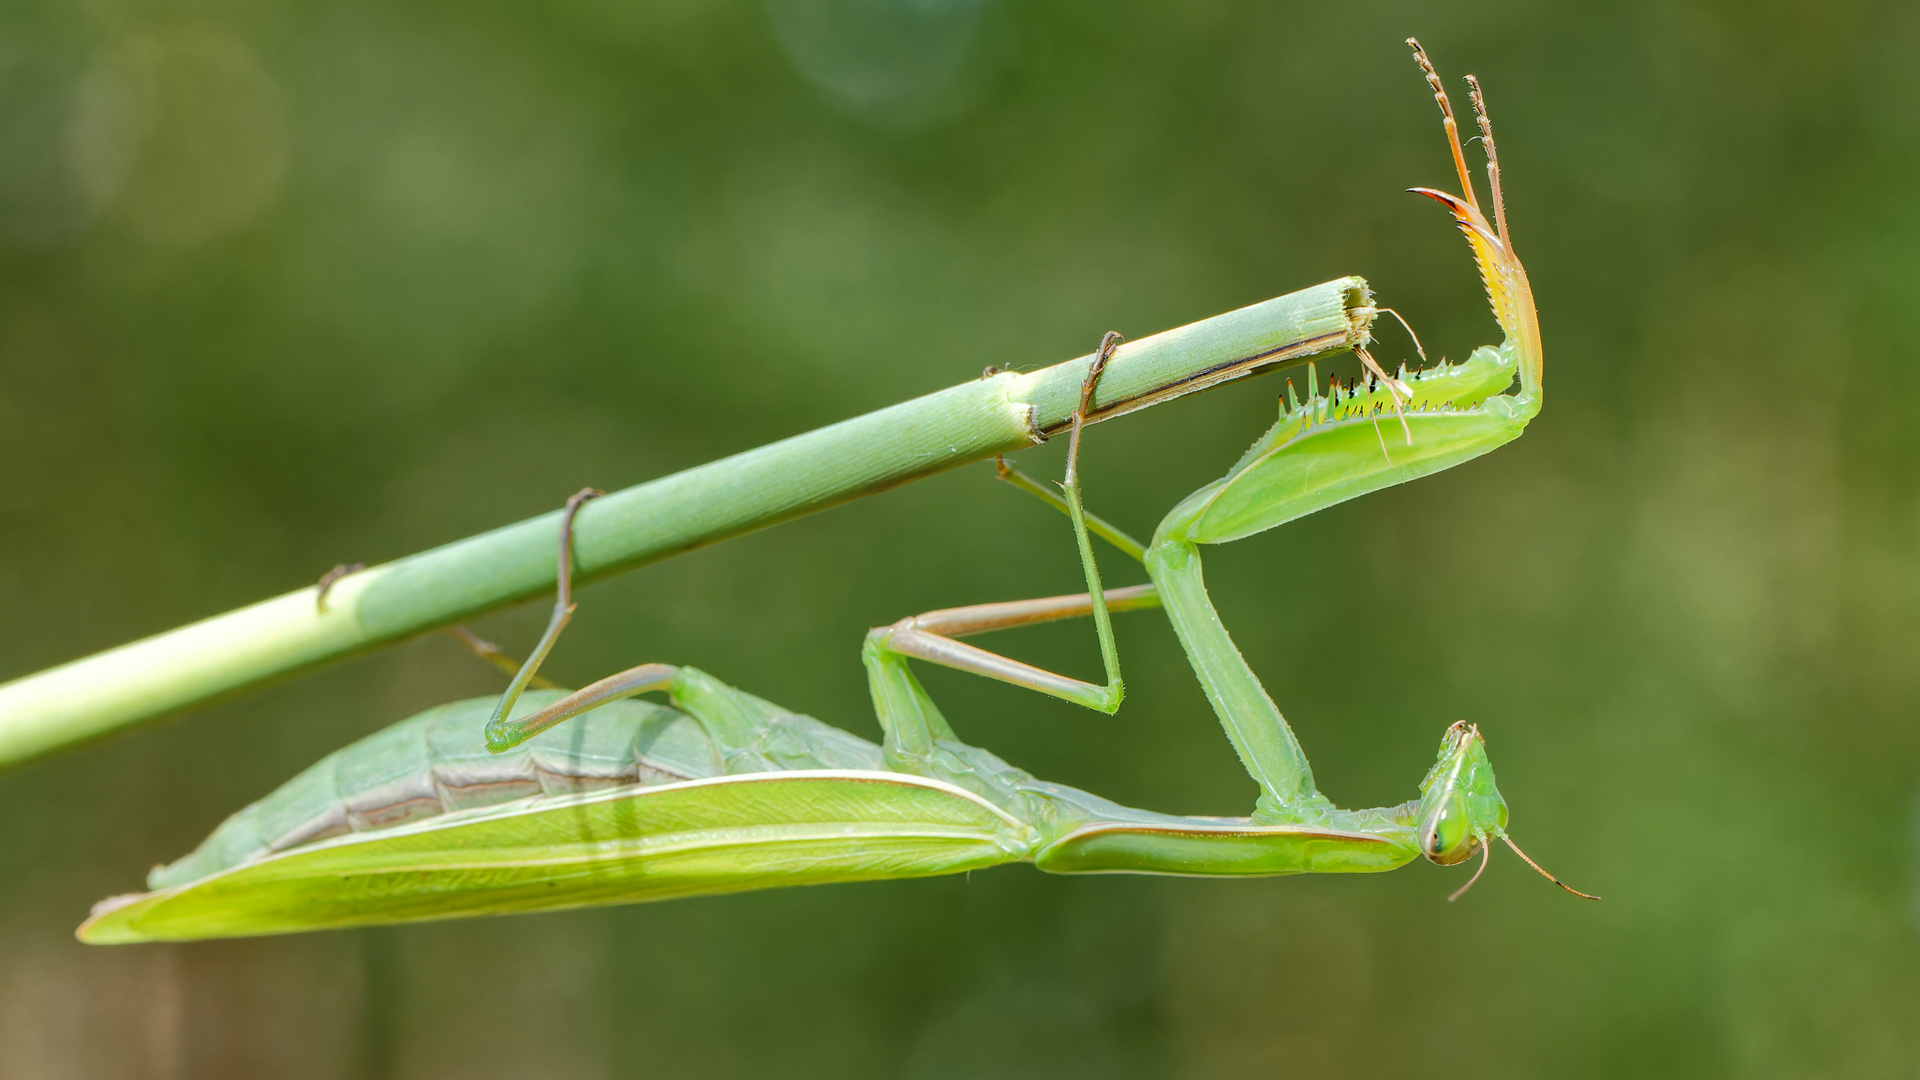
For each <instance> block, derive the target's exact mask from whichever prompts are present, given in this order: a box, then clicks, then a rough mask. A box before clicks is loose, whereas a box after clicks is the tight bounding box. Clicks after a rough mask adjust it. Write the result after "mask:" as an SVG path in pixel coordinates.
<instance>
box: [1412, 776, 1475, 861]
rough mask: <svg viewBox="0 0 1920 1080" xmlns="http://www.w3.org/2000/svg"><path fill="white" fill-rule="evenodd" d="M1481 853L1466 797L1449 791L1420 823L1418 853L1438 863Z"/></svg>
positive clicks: (1464, 858) (1468, 857) (1458, 859)
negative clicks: (1468, 811)
mask: <svg viewBox="0 0 1920 1080" xmlns="http://www.w3.org/2000/svg"><path fill="white" fill-rule="evenodd" d="M1479 853H1480V838H1479V837H1478V836H1475V835H1474V834H1473V818H1472V816H1471V815H1469V814H1468V813H1467V800H1466V799H1465V798H1463V797H1462V796H1461V794H1460V793H1459V792H1457V791H1450V792H1448V793H1447V795H1446V796H1445V797H1444V798H1442V799H1441V800H1440V802H1439V804H1438V805H1437V806H1435V807H1434V808H1433V810H1432V812H1430V813H1429V814H1428V815H1427V817H1426V820H1425V821H1423V822H1421V824H1420V854H1422V855H1425V856H1426V857H1427V858H1428V859H1429V860H1430V861H1432V862H1436V863H1439V864H1440V865H1441V866H1453V865H1455V864H1457V863H1463V862H1465V861H1467V860H1468V859H1471V858H1473V857H1474V856H1475V855H1478V854H1479Z"/></svg>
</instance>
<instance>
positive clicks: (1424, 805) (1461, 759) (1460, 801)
mask: <svg viewBox="0 0 1920 1080" xmlns="http://www.w3.org/2000/svg"><path fill="white" fill-rule="evenodd" d="M1415 836H1416V837H1417V838H1418V841H1419V844H1420V854H1422V855H1425V856H1426V857H1427V860H1428V861H1429V862H1434V863H1438V864H1440V865H1441V866H1457V865H1458V864H1460V863H1463V862H1466V861H1467V860H1468V859H1471V858H1473V857H1474V856H1475V855H1479V856H1480V857H1481V862H1480V869H1479V870H1476V871H1474V874H1473V877H1472V878H1471V879H1470V880H1468V882H1467V883H1466V884H1465V885H1462V886H1461V887H1460V888H1459V890H1458V891H1456V892H1455V893H1454V894H1453V895H1452V896H1450V897H1448V899H1449V900H1458V899H1459V898H1460V896H1461V895H1462V894H1464V893H1465V892H1466V891H1467V890H1468V889H1471V888H1473V883H1474V882H1476V881H1479V880H1480V875H1481V874H1482V873H1484V872H1485V871H1486V869H1487V860H1488V859H1489V858H1490V857H1491V855H1492V848H1491V845H1492V844H1493V841H1494V840H1496V839H1498V840H1501V841H1504V842H1505V843H1506V845H1507V846H1508V847H1510V848H1512V849H1513V851H1514V854H1516V855H1518V856H1520V857H1521V858H1522V859H1525V860H1526V863H1527V865H1528V866H1531V867H1533V868H1534V869H1535V870H1539V871H1540V873H1541V875H1542V876H1543V877H1545V878H1546V879H1547V880H1548V881H1551V882H1553V883H1554V884H1555V885H1558V886H1560V887H1561V888H1563V889H1566V890H1567V891H1568V892H1570V893H1572V894H1574V895H1575V896H1584V897H1586V898H1587V899H1589V900H1598V899H1600V898H1599V897H1597V896H1592V895H1589V894H1587V893H1583V892H1581V891H1580V890H1578V889H1575V888H1572V887H1571V886H1569V885H1567V884H1566V883H1564V882H1562V881H1561V880H1560V879H1559V878H1557V877H1554V876H1553V875H1552V874H1549V873H1547V872H1546V870H1544V869H1542V868H1541V866H1540V864H1539V863H1537V862H1534V861H1533V860H1532V859H1530V858H1527V853H1526V852H1524V851H1521V850H1520V846H1519V845H1518V844H1515V843H1514V842H1513V839H1512V838H1511V837H1509V836H1508V835H1507V801H1506V800H1505V799H1503V798H1501V797H1500V788H1499V786H1498V785H1497V784H1495V783H1494V779H1493V764H1492V763H1491V762H1489V761H1488V760H1487V743H1486V740H1485V739H1482V738H1481V737H1480V729H1479V727H1477V726H1475V725H1473V724H1469V723H1467V722H1466V721H1465V720H1461V721H1459V722H1458V723H1455V724H1454V725H1453V726H1452V727H1450V728H1448V729H1447V733H1446V735H1445V737H1443V738H1442V739H1441V740H1440V756H1439V757H1438V759H1436V760H1435V761H1434V763H1433V768H1432V769H1430V770H1428V772H1427V778H1426V779H1425V780H1423V781H1421V782H1420V812H1419V817H1418V818H1417V819H1416V832H1415Z"/></svg>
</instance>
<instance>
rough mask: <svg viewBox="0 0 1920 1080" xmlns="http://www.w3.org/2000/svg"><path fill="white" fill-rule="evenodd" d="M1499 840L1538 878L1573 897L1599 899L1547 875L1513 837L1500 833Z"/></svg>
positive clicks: (1545, 869) (1463, 890)
mask: <svg viewBox="0 0 1920 1080" xmlns="http://www.w3.org/2000/svg"><path fill="white" fill-rule="evenodd" d="M1500 839H1502V840H1505V841H1506V842H1507V846H1508V847H1510V848H1512V849H1513V853H1514V854H1515V855H1518V856H1520V857H1521V858H1522V859H1525V860H1526V863H1527V865H1528V866H1531V867H1533V868H1534V869H1535V870H1538V871H1540V876H1541V877H1543V878H1546V879H1547V880H1548V881H1551V882H1553V883H1554V884H1555V885H1558V886H1560V887H1561V888H1563V889H1565V890H1567V891H1568V892H1570V893H1572V894H1573V895H1575V896H1584V897H1586V898H1587V899H1588V900H1598V899H1600V898H1599V897H1597V896H1595V895H1593V894H1592V893H1583V892H1581V891H1580V890H1579V889H1576V888H1574V887H1573V886H1571V885H1569V884H1567V883H1566V882H1564V881H1561V880H1560V879H1559V878H1557V877H1554V876H1553V875H1552V874H1549V873H1547V868H1546V867H1544V866H1541V865H1540V864H1539V863H1537V862H1534V861H1533V859H1531V858H1530V857H1528V855H1527V853H1526V852H1524V851H1521V850H1520V845H1519V844H1516V843H1514V842H1513V837H1511V836H1508V835H1507V834H1506V833H1501V834H1500ZM1481 869H1483V870H1484V869H1486V866H1485V864H1482V865H1481ZM1473 876H1474V877H1475V878H1478V877H1479V876H1480V875H1479V874H1475V875H1473ZM1467 884H1468V885H1471V884H1473V882H1471V881H1469V882H1467ZM1466 891H1467V890H1465V889H1461V890H1460V892H1466ZM1454 895H1455V896H1458V895H1459V893H1455V894H1454Z"/></svg>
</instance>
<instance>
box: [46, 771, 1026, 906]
mask: <svg viewBox="0 0 1920 1080" xmlns="http://www.w3.org/2000/svg"><path fill="white" fill-rule="evenodd" d="M1031 843H1032V841H1031V830H1029V829H1028V828H1027V827H1026V826H1025V825H1024V824H1022V823H1021V822H1019V821H1018V820H1016V819H1015V818H1013V817H1011V816H1009V815H1007V814H1006V813H1004V812H1003V811H1001V810H999V809H998V808H996V807H994V806H993V805H992V804H990V803H988V802H986V801H985V800H983V799H981V798H979V797H978V796H975V795H973V794H970V793H968V792H966V791H964V790H962V789H960V788H958V787H955V786H953V785H952V784H948V783H944V782H942V781H938V780H928V779H923V778H920V777H914V776H907V775H902V774H895V773H874V772H857V771H829V770H817V771H811V772H786V773H753V774H748V775H744V776H726V777H716V778H712V779H701V780H689V781H685V782H682V783H677V784H665V785H660V786H655V787H628V788H620V789H615V790H610V791H602V792H594V793H590V794H585V795H567V796H558V797H548V798H541V799H533V800H527V801H525V802H521V803H514V804H508V805H505V806H496V807H488V808H485V809H483V810H477V811H470V812H465V813H458V814H450V815H446V816H443V817H438V818H433V819H431V820H428V821H425V822H420V823H417V824H414V825H409V826H403V827H401V828H398V829H391V830H386V831H382V832H378V833H367V834H359V835H349V836H342V837H338V838H335V839H332V840H326V841H322V842H320V843H318V844H314V845H311V846H308V847H302V848H298V849H295V850H291V851H287V852H283V853H281V854H278V855H273V856H269V857H267V858H265V859H261V860H258V861H254V862H249V863H245V864H242V865H240V866H236V867H233V868H231V869H228V870H225V871H222V872H220V873H216V874H213V875H211V876H208V877H204V878H201V879H199V880H196V881H192V882H189V883H187V884H184V885H178V886H175V887H172V888H167V889H160V890H158V891H155V892H149V893H140V894H135V895H132V896H125V897H115V898H113V899H111V900H106V901H102V902H101V903H100V904H99V905H97V906H96V907H95V909H94V913H93V915H92V917H91V918H89V919H88V920H87V921H86V923H84V924H83V925H82V926H81V927H80V929H79V931H78V932H77V936H78V937H79V938H80V940H82V941H85V942H88V943H91V944H122V943H129V942H137V941H177V940H188V939H200V938H216V937H243V936H250V935H254V934H279V933H290V932H294V931H300V930H320V929H330V928H335V927H346V926H363V925H369V924H374V923H396V922H414V921H420V920H425V919H444V918H453V917H458V916H468V915H501V914H509V913H514V912H522V911H546V910H554V909H559V908H575V907H590V906H594V905H600V904H620V903H632V902H636V901H642V900H663V899H668V898H671V897H679V896H700V895H711V894H717V893H728V892H740V891H745V890H750V889H765V888H774V887H780V886H788V885H817V884H824V883H828V882H838V881H869V880H874V879H880V878H906V877H925V876H929V875H935V874H951V873H957V872H960V871H964V870H973V869H979V868H983V867H988V866H995V865H998V864H1000V863H1005V862H1011V861H1016V860H1021V859H1024V858H1026V857H1028V850H1029V848H1030V846H1031Z"/></svg>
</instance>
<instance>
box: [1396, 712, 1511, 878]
mask: <svg viewBox="0 0 1920 1080" xmlns="http://www.w3.org/2000/svg"><path fill="white" fill-rule="evenodd" d="M1506 829H1507V803H1506V800H1505V799H1502V798H1501V797H1500V789H1499V787H1497V786H1495V784H1494V781H1493V765H1492V764H1491V763H1490V762H1488V761H1487V744H1486V741H1485V740H1483V739H1482V738H1481V737H1480V729H1479V728H1477V727H1475V726H1474V725H1472V724H1469V723H1467V722H1466V721H1465V720H1462V721H1460V722H1459V723H1456V724H1454V725H1453V726H1452V727H1450V728H1448V729H1447V734H1446V737H1445V738H1443V739H1441V741H1440V757H1439V759H1438V760H1436V761H1435V762H1434V763H1433V768H1432V769H1431V770H1430V771H1429V772H1428V773H1427V778H1426V779H1425V780H1424V781H1422V782H1421V784H1420V817H1419V833H1418V835H1419V840H1420V854H1422V855H1425V856H1426V857H1427V859H1428V860H1429V861H1431V862H1436V863H1439V864H1440V865H1441V866H1453V865H1455V864H1457V863H1463V862H1466V861H1467V860H1468V859H1471V858H1473V857H1474V856H1475V855H1478V854H1480V850H1481V848H1483V847H1484V846H1486V845H1487V844H1488V843H1490V842H1492V840H1493V839H1494V838H1495V837H1500V836H1504V835H1506Z"/></svg>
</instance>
